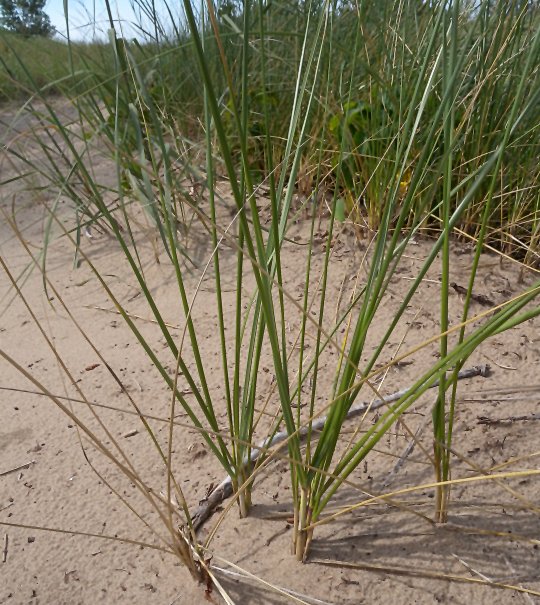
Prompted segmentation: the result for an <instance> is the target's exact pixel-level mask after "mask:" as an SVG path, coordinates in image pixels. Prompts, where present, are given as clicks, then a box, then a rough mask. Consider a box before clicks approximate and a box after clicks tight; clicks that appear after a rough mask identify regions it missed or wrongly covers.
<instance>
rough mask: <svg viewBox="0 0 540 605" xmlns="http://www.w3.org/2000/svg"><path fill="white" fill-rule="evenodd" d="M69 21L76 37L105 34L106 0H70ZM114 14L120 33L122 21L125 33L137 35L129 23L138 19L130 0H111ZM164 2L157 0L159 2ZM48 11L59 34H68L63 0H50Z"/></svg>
mask: <svg viewBox="0 0 540 605" xmlns="http://www.w3.org/2000/svg"><path fill="white" fill-rule="evenodd" d="M67 3H68V14H69V23H70V36H71V38H73V39H77V40H88V41H90V40H92V39H95V38H96V37H98V38H101V39H103V38H105V37H106V35H107V30H108V29H109V20H108V17H107V11H106V8H105V2H104V0H67ZM110 3H111V8H112V12H113V17H114V18H115V19H118V23H116V25H117V27H118V30H119V33H120V27H119V26H120V25H122V27H123V28H125V30H126V31H124V35H125V37H132V36H134V35H135V30H134V29H133V28H130V26H129V24H130V23H133V22H136V21H137V20H136V17H135V14H134V12H133V9H132V7H131V2H130V0H110ZM159 4H161V2H160V0H157V2H156V5H158V6H159ZM45 12H46V13H47V14H48V15H49V17H50V18H51V22H52V24H53V25H54V26H55V28H56V30H57V32H58V35H59V37H65V35H66V18H65V15H64V0H48V2H47V3H46V5H45Z"/></svg>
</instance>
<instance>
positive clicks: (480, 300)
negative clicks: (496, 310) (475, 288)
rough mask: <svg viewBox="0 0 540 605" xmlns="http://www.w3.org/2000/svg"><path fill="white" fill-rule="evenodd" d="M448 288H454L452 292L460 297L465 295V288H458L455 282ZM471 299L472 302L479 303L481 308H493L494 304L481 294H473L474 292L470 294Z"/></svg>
mask: <svg viewBox="0 0 540 605" xmlns="http://www.w3.org/2000/svg"><path fill="white" fill-rule="evenodd" d="M450 286H451V287H452V288H454V290H455V291H456V292H457V293H458V294H459V295H460V296H466V295H467V288H464V287H463V286H459V285H458V284H456V282H452V283H451V284H450ZM471 299H472V300H474V301H475V302H477V303H479V304H480V305H482V306H483V307H494V306H495V303H494V302H493V301H492V300H491V299H490V298H488V297H487V296H484V295H483V294H474V292H471Z"/></svg>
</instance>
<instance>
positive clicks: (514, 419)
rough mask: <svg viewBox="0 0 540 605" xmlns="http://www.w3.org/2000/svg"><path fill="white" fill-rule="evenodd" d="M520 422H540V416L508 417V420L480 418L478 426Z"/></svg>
mask: <svg viewBox="0 0 540 605" xmlns="http://www.w3.org/2000/svg"><path fill="white" fill-rule="evenodd" d="M520 420H540V414H527V415H526V416H507V417H506V418H490V417H489V416H478V424H492V425H493V424H512V423H513V422H518V421H520Z"/></svg>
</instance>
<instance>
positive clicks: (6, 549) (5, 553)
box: [2, 534, 9, 563]
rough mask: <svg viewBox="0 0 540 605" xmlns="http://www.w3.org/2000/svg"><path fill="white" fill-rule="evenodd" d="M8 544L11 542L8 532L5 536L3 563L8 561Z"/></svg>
mask: <svg viewBox="0 0 540 605" xmlns="http://www.w3.org/2000/svg"><path fill="white" fill-rule="evenodd" d="M8 544H9V538H8V535H7V534H6V535H5V536H4V550H3V551H2V563H5V562H6V561H7V554H8Z"/></svg>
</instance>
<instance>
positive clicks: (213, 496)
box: [191, 365, 490, 530]
mask: <svg viewBox="0 0 540 605" xmlns="http://www.w3.org/2000/svg"><path fill="white" fill-rule="evenodd" d="M489 374H490V367H489V365H479V366H473V367H472V368H470V369H468V370H462V371H461V372H459V374H458V376H457V378H458V380H463V379H465V378H474V377H475V376H483V377H487V376H489ZM438 385H439V381H438V380H437V381H435V382H434V383H433V384H432V385H431V388H434V387H437V386H438ZM409 390H410V387H409V388H407V389H402V390H401V391H397V392H396V393H393V394H392V395H388V397H385V398H384V399H375V400H374V401H372V402H370V403H359V404H357V405H353V406H352V407H351V409H350V410H349V412H348V414H347V419H351V418H355V417H357V416H361V415H363V414H366V413H368V412H371V411H373V410H376V409H377V408H380V407H382V406H384V405H386V404H388V403H392V402H394V401H398V399H401V397H403V395H406V394H407V393H408V392H409ZM327 418H328V417H327V416H322V417H321V418H319V419H318V420H316V421H314V422H313V423H312V424H311V432H314V431H320V430H321V429H322V428H323V427H324V425H325V423H326V420H327ZM307 434H308V429H307V427H304V428H303V429H300V430H299V431H298V435H299V437H300V438H301V439H302V438H304V437H306V436H307ZM287 437H288V433H287V431H282V432H280V433H276V434H275V435H274V436H273V437H272V438H271V439H266V440H265V441H263V442H262V443H260V444H259V445H258V446H257V447H256V448H254V449H253V450H252V451H251V456H250V462H252V463H253V462H256V461H257V459H258V458H259V457H260V456H261V455H262V454H264V453H266V451H267V450H268V449H269V448H271V447H273V446H274V445H276V444H278V443H281V442H282V441H285V440H286V439H287ZM232 493H233V488H232V480H231V477H227V478H226V479H224V480H223V481H222V482H221V483H220V484H219V485H218V486H217V487H216V488H215V489H214V490H213V491H212V492H211V493H210V494H209V495H208V496H207V497H205V498H204V499H203V500H201V501H200V502H199V506H198V507H197V510H196V511H195V512H194V513H193V516H192V517H191V520H192V524H193V528H194V529H195V530H198V529H199V528H200V527H201V526H202V524H203V523H204V522H205V521H206V520H207V519H208V518H209V517H210V516H211V515H212V513H213V512H214V510H215V509H216V508H217V507H218V506H219V505H220V504H221V503H222V502H223V501H224V500H226V499H227V498H229V497H230V496H231V495H232Z"/></svg>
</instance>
